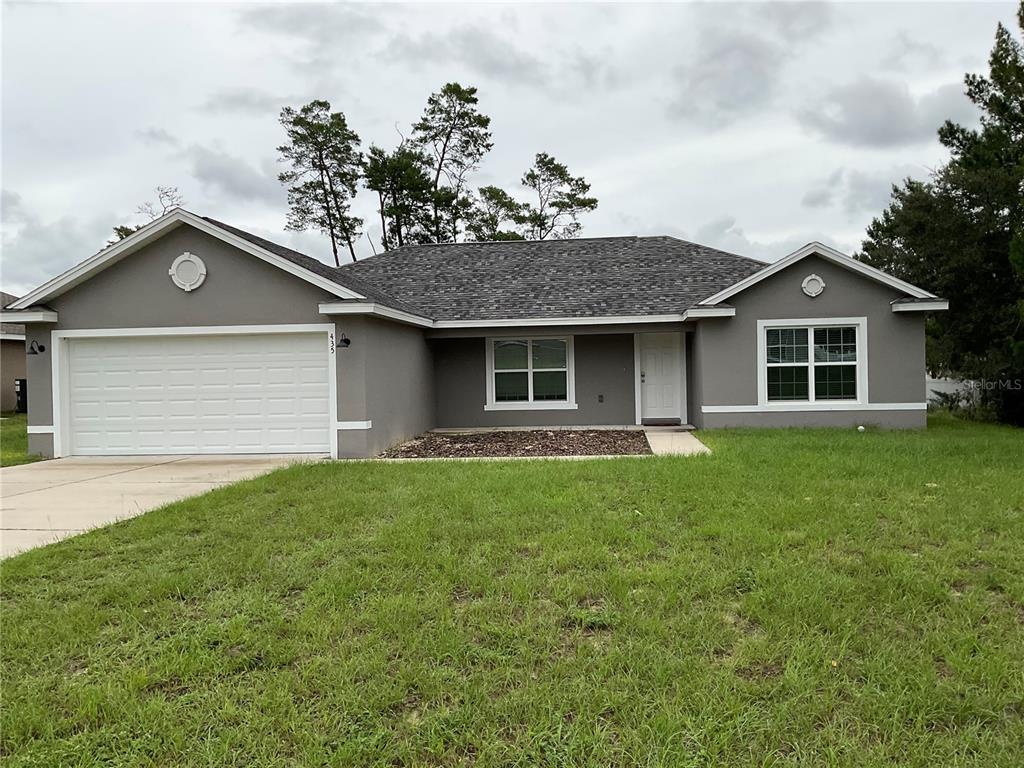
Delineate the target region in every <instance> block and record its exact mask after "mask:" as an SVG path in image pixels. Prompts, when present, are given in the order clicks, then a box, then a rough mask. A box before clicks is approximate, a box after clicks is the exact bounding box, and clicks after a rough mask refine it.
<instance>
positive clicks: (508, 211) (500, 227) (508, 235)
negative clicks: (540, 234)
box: [466, 186, 525, 241]
mask: <svg viewBox="0 0 1024 768" xmlns="http://www.w3.org/2000/svg"><path fill="white" fill-rule="evenodd" d="M477 192H478V195H477V200H476V205H475V207H474V209H473V213H472V215H471V216H470V219H469V223H468V224H467V225H466V232H468V233H469V234H470V235H471V236H472V237H473V239H474V240H478V241H485V240H522V239H523V235H522V234H521V233H520V232H517V231H515V230H514V229H511V228H508V229H506V228H505V227H506V226H515V225H520V224H522V222H523V220H524V217H525V211H524V210H523V209H524V206H523V204H522V203H520V202H517V201H516V200H515V199H514V198H513V197H512V196H511V195H510V194H509V193H508V192H506V191H505V190H503V189H501V188H499V187H494V186H488V187H480V189H479V190H477Z"/></svg>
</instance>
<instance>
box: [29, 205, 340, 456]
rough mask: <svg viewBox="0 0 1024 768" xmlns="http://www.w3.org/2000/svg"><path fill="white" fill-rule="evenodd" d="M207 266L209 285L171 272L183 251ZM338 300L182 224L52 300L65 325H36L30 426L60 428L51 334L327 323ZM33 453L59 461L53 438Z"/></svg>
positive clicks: (33, 442)
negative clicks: (192, 285) (184, 283)
mask: <svg viewBox="0 0 1024 768" xmlns="http://www.w3.org/2000/svg"><path fill="white" fill-rule="evenodd" d="M184 251H191V252H192V253H194V254H196V255H198V256H200V257H201V258H202V259H203V261H204V262H205V264H206V268H207V275H206V280H205V282H204V283H203V285H202V286H200V288H198V289H197V290H195V291H192V292H185V291H182V290H181V289H180V288H178V287H177V286H175V285H174V283H173V282H172V281H171V279H170V277H169V276H168V274H167V270H168V269H169V268H170V266H171V263H172V262H173V261H174V259H175V258H177V257H178V256H179V255H180V254H181V253H182V252H184ZM333 299H336V297H334V296H332V295H331V294H329V293H327V292H326V291H323V290H321V289H319V288H317V287H315V286H313V285H310V284H308V283H306V282H303V281H302V280H300V279H299V278H297V277H294V276H293V275H289V274H288V273H286V272H284V271H282V270H281V269H278V268H277V267H274V266H272V265H270V264H267V263H266V262H264V261H262V260H260V259H259V258H257V257H255V256H252V255H251V254H248V253H244V252H242V251H239V250H238V249H236V248H234V247H233V246H230V245H228V244H227V243H224V242H223V241H221V240H218V239H217V238H215V237H212V236H210V235H207V234H206V233H204V232H200V231H199V230H196V229H194V228H192V227H190V226H188V225H182V226H180V227H178V228H177V229H174V230H172V231H171V232H168V233H167V234H166V235H164V236H163V237H161V238H160V239H159V240H156V241H155V242H153V243H150V244H149V245H147V246H146V247H144V248H142V249H140V250H139V251H136V252H135V253H133V254H130V255H129V256H127V257H125V258H124V259H123V260H121V261H119V262H118V263H116V264H114V265H112V266H110V267H108V268H107V269H105V270H104V271H103V272H100V273H99V274H98V275H96V276H94V277H93V278H91V279H90V280H87V281H86V282H84V283H82V284H81V285H78V286H75V287H74V288H72V289H71V290H70V291H68V292H67V293H64V294H62V295H61V296H58V297H57V298H55V299H53V300H51V301H50V302H48V306H49V307H51V308H52V309H55V310H56V311H57V313H58V317H59V320H60V322H59V324H57V325H51V324H30V325H29V326H27V331H26V341H27V342H31V341H32V340H33V339H35V340H36V341H38V342H39V344H41V345H44V346H46V352H45V353H43V354H40V355H32V356H30V357H29V358H28V379H29V383H28V387H29V397H28V408H29V414H28V423H29V425H30V426H44V425H46V426H48V425H52V424H53V403H52V379H51V375H52V373H51V372H52V368H51V366H52V358H51V351H52V350H51V347H52V343H51V339H50V332H51V331H52V330H69V329H75V328H79V329H82V328H89V329H92V328H147V327H153V328H158V327H181V326H218V325H281V324H296V323H325V322H330V320H329V319H328V318H326V317H324V316H323V315H321V314H320V313H319V311H318V309H317V305H318V304H319V302H321V301H330V300H333ZM29 450H30V451H32V452H34V453H40V454H42V455H44V456H51V455H53V437H52V436H51V435H48V434H36V435H29Z"/></svg>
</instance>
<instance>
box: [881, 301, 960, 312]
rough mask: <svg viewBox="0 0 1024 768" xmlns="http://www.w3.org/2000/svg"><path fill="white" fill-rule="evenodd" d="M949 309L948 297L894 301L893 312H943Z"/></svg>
mask: <svg viewBox="0 0 1024 768" xmlns="http://www.w3.org/2000/svg"><path fill="white" fill-rule="evenodd" d="M946 309H949V300H948V299H935V300H934V301H900V302H895V301H894V302H893V303H892V311H893V312H942V311H943V310H946Z"/></svg>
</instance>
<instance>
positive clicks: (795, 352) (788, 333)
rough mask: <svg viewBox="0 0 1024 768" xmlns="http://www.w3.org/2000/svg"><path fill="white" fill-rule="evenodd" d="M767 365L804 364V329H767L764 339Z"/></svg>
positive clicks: (805, 354) (805, 355)
mask: <svg viewBox="0 0 1024 768" xmlns="http://www.w3.org/2000/svg"><path fill="white" fill-rule="evenodd" d="M765 341H766V347H767V351H768V362H769V363H806V362H807V329H806V328H769V329H768V330H767V337H766V339H765Z"/></svg>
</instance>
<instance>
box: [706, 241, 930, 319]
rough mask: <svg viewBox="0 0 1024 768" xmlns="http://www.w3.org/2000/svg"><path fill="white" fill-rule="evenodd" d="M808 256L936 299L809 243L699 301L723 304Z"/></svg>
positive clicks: (899, 289)
mask: <svg viewBox="0 0 1024 768" xmlns="http://www.w3.org/2000/svg"><path fill="white" fill-rule="evenodd" d="M808 256H821V257H822V258H823V259H826V260H828V261H831V262H832V263H833V264H837V265H838V266H840V267H844V268H845V269H848V270H850V271H851V272H856V273H858V274H861V275H863V276H864V277H868V278H870V279H872V280H875V281H876V282H879V283H882V284H884V285H888V286H889V287H890V288H895V289H896V290H898V291H903V292H904V293H906V294H909V295H910V296H913V297H914V298H915V299H934V298H937V297H936V296H935V294H932V293H928V291H925V290H922V289H921V288H918V287H917V286H916V285H911V284H910V283H908V282H905V281H903V280H900V279H899V278H898V277H893V276H892V275H890V274H888V273H886V272H883V271H882V270H880V269H875V268H874V267H872V266H869V265H868V264H865V263H864V262H862V261H857V260H856V259H852V258H850V257H849V256H847V255H846V254H845V253H840V252H839V251H837V250H836V249H835V248H829V247H828V246H827V245H824V244H822V243H817V242H815V243H808V244H807V245H805V246H803V247H802V248H799V249H797V250H795V251H793V253H791V254H789V255H788V256H786V257H784V258H782V259H779V260H778V261H776V262H775V263H774V264H769V265H768V266H767V267H765V268H764V269H762V270H759V271H757V272H755V273H754V274H752V275H748V276H747V277H745V278H743V279H742V280H740V281H739V282H736V283H733V284H732V285H730V286H729V287H728V288H726V289H725V290H722V291H719V292H718V293H716V294H715V295H714V296H709V297H708V298H706V299H704V300H703V301H701V302H700V304H701V305H703V306H708V305H712V304H720V303H721V302H723V301H725V300H726V299H728V298H730V297H731V296H735V295H736V294H737V293H739V292H740V291H745V290H746V289H747V288H749V287H750V286H752V285H756V284H757V283H759V282H761V281H762V280H764V279H766V278H769V277H771V276H772V275H774V274H775V273H777V272H781V271H782V270H784V269H785V268H786V267H789V266H792V265H793V264H796V262H798V261H800V260H801V259H805V258H807V257H808Z"/></svg>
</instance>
